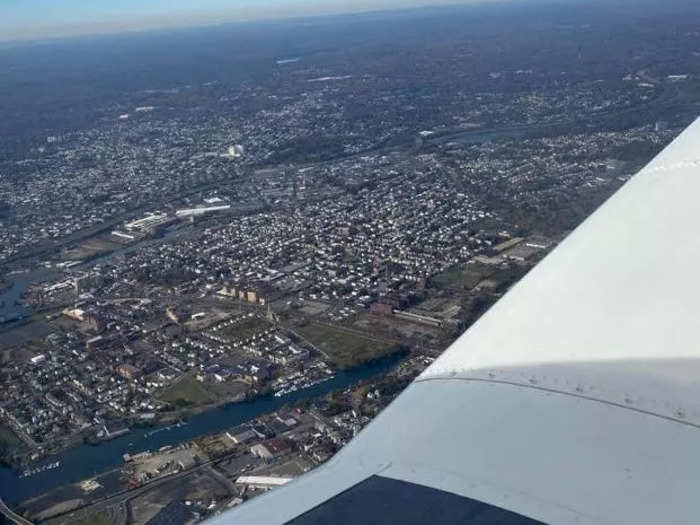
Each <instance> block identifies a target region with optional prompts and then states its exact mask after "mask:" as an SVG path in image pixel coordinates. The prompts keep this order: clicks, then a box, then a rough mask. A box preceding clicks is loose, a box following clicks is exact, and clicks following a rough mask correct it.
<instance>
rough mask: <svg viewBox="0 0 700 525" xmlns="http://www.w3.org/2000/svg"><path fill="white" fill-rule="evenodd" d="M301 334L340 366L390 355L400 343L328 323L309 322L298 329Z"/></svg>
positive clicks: (355, 364) (352, 364)
mask: <svg viewBox="0 0 700 525" xmlns="http://www.w3.org/2000/svg"><path fill="white" fill-rule="evenodd" d="M297 332H298V333H299V335H301V336H302V337H303V338H305V339H307V340H308V341H309V342H310V343H311V344H313V345H314V346H316V347H317V348H319V349H320V350H322V351H323V352H325V353H326V355H328V357H329V359H330V360H331V361H332V363H333V364H334V365H335V366H337V367H339V368H351V367H353V366H357V365H359V364H362V363H364V362H366V361H370V360H372V359H376V358H378V357H382V356H385V355H388V354H390V353H392V352H394V351H396V350H397V348H398V345H396V344H394V343H387V342H384V341H377V340H374V339H370V338H368V337H363V336H361V335H359V334H355V333H352V332H347V331H345V330H342V329H339V328H333V327H330V326H327V325H319V324H308V325H306V326H303V327H301V328H298V329H297Z"/></svg>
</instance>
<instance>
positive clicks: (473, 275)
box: [431, 264, 495, 290]
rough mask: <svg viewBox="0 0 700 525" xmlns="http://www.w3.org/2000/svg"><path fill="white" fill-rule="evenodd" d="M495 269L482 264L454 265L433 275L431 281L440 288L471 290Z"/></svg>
mask: <svg viewBox="0 0 700 525" xmlns="http://www.w3.org/2000/svg"><path fill="white" fill-rule="evenodd" d="M494 271H495V269H494V268H492V267H489V266H486V265H482V264H469V265H465V266H453V267H452V268H448V269H447V270H445V271H444V272H442V273H441V274H438V275H436V276H435V277H433V278H432V279H431V281H432V283H433V284H434V285H436V286H437V287H438V288H453V289H458V290H471V289H472V288H474V287H475V286H476V285H477V284H479V283H480V282H481V281H482V280H483V279H486V278H488V277H489V276H490V275H492V274H493V273H494Z"/></svg>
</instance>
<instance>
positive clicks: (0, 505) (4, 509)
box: [0, 498, 32, 525]
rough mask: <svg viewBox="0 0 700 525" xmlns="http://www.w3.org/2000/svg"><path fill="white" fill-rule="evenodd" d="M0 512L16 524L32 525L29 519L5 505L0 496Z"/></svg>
mask: <svg viewBox="0 0 700 525" xmlns="http://www.w3.org/2000/svg"><path fill="white" fill-rule="evenodd" d="M0 514H2V515H3V516H5V517H6V518H7V519H9V520H10V521H11V522H13V523H17V525H32V522H31V521H29V520H28V519H25V518H23V517H22V516H20V515H19V514H17V513H15V512H13V511H12V509H11V508H10V507H8V506H7V505H5V502H4V501H3V500H2V498H0Z"/></svg>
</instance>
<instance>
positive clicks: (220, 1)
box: [0, 0, 490, 40]
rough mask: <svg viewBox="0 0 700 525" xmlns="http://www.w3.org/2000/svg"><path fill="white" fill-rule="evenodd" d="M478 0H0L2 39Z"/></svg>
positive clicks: (0, 38)
mask: <svg viewBox="0 0 700 525" xmlns="http://www.w3.org/2000/svg"><path fill="white" fill-rule="evenodd" d="M476 1H479V0H0V40H8V39H14V38H41V37H47V36H63V35H70V34H84V33H92V32H106V31H119V30H130V29H146V28H149V27H167V26H186V25H201V24H209V23H215V22H221V21H235V20H255V19H263V18H284V17H288V16H304V15H314V14H332V13H341V12H353V11H365V10H371V9H391V8H395V7H413V6H422V5H435V4H456V3H475V2H476ZM481 1H490V0H481Z"/></svg>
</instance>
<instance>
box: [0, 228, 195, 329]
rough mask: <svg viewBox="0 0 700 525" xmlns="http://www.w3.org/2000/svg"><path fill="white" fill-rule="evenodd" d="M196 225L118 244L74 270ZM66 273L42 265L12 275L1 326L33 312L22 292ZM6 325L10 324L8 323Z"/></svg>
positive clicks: (0, 306) (3, 295) (0, 299)
mask: <svg viewBox="0 0 700 525" xmlns="http://www.w3.org/2000/svg"><path fill="white" fill-rule="evenodd" d="M192 232H193V228H192V226H190V225H184V226H180V227H177V228H171V229H169V230H168V231H167V232H166V233H165V234H164V235H162V236H160V237H155V238H149V239H144V240H142V241H140V242H137V243H134V244H127V245H125V246H124V247H121V248H117V249H116V250H114V251H112V252H109V253H107V254H105V255H101V256H99V257H96V258H93V259H90V260H88V261H86V262H84V263H82V264H79V265H76V266H74V267H73V268H72V269H73V270H76V269H77V270H87V269H89V268H91V267H92V266H95V265H97V264H104V263H107V262H110V261H111V260H112V259H114V258H115V257H118V256H120V255H124V254H127V253H130V252H134V251H137V250H140V249H143V248H145V247H147V246H151V245H153V244H157V243H162V242H168V241H170V240H173V239H175V238H178V237H183V236H187V235H191V234H192ZM61 275H62V273H61V271H59V270H51V269H38V270H33V271H30V272H18V273H15V274H13V275H9V276H8V279H7V280H8V281H9V282H10V286H9V287H8V288H7V289H3V290H2V291H0V326H2V325H3V323H7V325H10V326H11V323H12V322H14V321H19V320H21V319H23V318H25V317H27V316H28V315H31V313H32V312H31V310H30V309H29V308H27V307H26V306H24V305H23V304H22V303H21V299H22V295H23V294H24V292H25V291H26V290H27V288H29V287H30V286H31V285H34V284H37V283H40V282H42V281H46V280H49V279H59V278H60V276H61ZM7 325H6V326H7Z"/></svg>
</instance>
